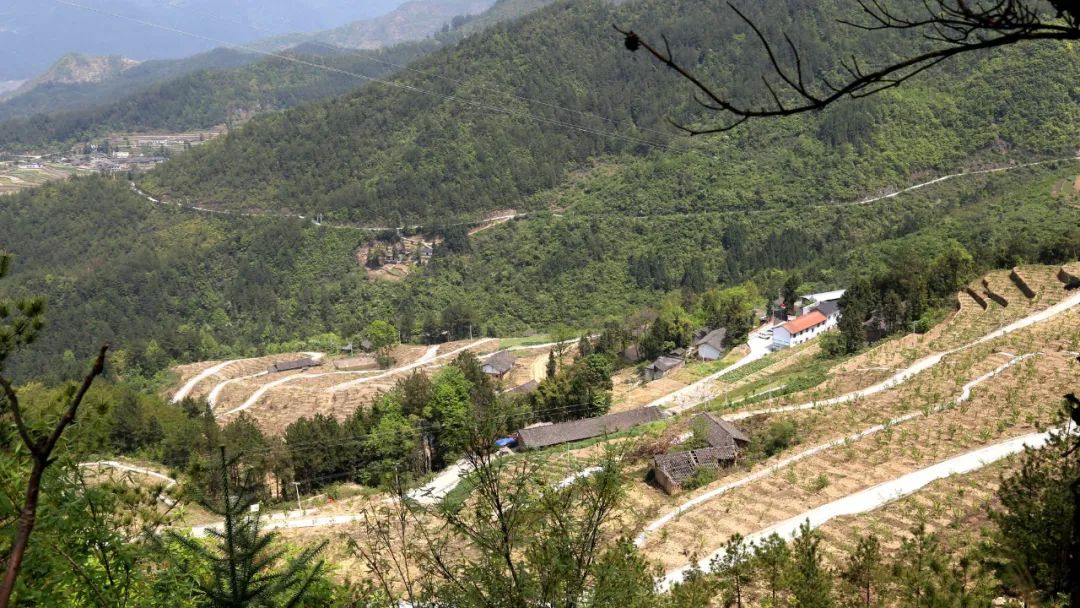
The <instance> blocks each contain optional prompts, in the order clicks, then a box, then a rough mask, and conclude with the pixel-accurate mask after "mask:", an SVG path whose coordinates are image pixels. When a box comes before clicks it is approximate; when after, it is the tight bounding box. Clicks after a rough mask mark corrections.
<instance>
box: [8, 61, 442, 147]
mask: <svg viewBox="0 0 1080 608" xmlns="http://www.w3.org/2000/svg"><path fill="white" fill-rule="evenodd" d="M439 46H440V43H439V42H437V41H433V40H432V41H424V42H416V43H405V44H401V45H398V46H395V47H392V48H390V49H386V50H373V51H347V50H343V49H332V48H325V47H299V48H298V49H296V50H295V51H289V52H287V53H284V54H282V55H280V56H274V57H266V58H263V59H260V60H258V61H255V62H253V63H252V62H250V57H251V56H250V55H246V54H245V55H239V56H240V57H244V58H245V59H244V61H243V64H244V65H241V66H240V67H235V68H230V69H201V70H198V71H194V72H192V73H189V74H186V75H182V76H179V77H175V78H168V79H160V80H159V81H157V82H156V83H153V84H149V85H148V86H143V87H141V89H138V90H137V91H135V92H133V93H131V94H128V95H124V96H122V97H119V98H118V99H116V97H117V96H116V95H115V93H116V92H119V91H120V89H114V90H113V91H112V92H107V91H98V92H99V93H101V94H102V95H103V96H108V97H112V98H113V99H111V100H110V101H107V102H106V103H104V104H102V105H95V106H91V107H89V108H87V109H80V110H70V111H61V112H52V113H47V114H35V115H33V116H30V117H28V118H20V119H15V120H10V121H7V122H3V123H0V148H4V149H7V150H14V151H18V150H25V149H27V148H44V147H49V146H53V147H55V146H57V145H60V144H71V143H73V142H76V141H86V140H88V139H91V138H94V137H98V136H101V135H104V134H106V133H109V132H114V131H119V132H138V131H161V130H165V131H185V130H190V129H200V128H208V127H212V126H214V125H219V124H222V123H225V122H228V121H231V120H235V119H243V118H246V117H248V116H250V115H253V114H258V113H261V112H268V111H273V110H278V109H282V108H288V107H291V106H295V105H297V104H301V103H304V102H306V101H312V100H317V99H324V98H326V97H331V96H334V95H341V94H344V93H347V92H349V91H352V90H354V89H356V88H358V87H361V86H363V85H364V84H366V83H367V82H369V79H371V78H381V77H383V76H385V75H387V74H389V73H392V72H394V71H396V70H398V69H400V68H399V66H403V65H405V64H407V63H410V62H411V61H413V60H415V59H416V58H417V57H421V56H423V55H425V54H427V53H428V52H430V51H431V50H432V49H435V48H438V47H439ZM225 52H226V53H229V54H231V55H238V54H236V53H235V52H233V51H225ZM256 57H257V56H256ZM155 80H158V79H155ZM36 92H37V89H35V91H34V92H32V93H29V94H27V95H25V96H21V97H17V98H15V99H13V100H12V102H11V103H15V102H22V100H23V99H24V98H26V103H31V102H32V100H31V99H30V98H31V97H33V98H37V97H38V96H37V95H35V93H36ZM41 95H42V96H46V97H48V96H49V88H48V87H46V88H45V90H43V91H41ZM72 101H75V100H72ZM76 103H79V102H76ZM80 105H81V103H80Z"/></svg>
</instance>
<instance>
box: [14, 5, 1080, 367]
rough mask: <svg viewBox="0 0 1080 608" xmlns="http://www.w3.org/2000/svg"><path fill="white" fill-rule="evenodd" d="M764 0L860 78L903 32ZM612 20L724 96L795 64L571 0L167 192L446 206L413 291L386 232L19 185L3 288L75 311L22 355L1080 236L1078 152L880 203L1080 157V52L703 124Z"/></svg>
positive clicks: (334, 324)
mask: <svg viewBox="0 0 1080 608" xmlns="http://www.w3.org/2000/svg"><path fill="white" fill-rule="evenodd" d="M752 6H753V8H752V9H751V8H749V7H748V8H747V10H748V11H749V12H750V16H751V17H752V18H755V19H758V20H759V21H761V22H763V23H766V22H767V23H770V30H769V33H770V34H772V35H775V34H777V33H778V31H779V30H780V29H785V30H787V31H789V32H791V34H792V36H793V38H794V41H795V43H796V44H798V45H800V46H801V47H802V48H805V49H807V51H806V52H807V54H806V56H805V57H804V59H805V60H806V61H807V62H808V63H807V65H808V69H813V70H815V71H818V70H820V73H823V74H826V75H830V76H834V78H833V79H838V77H837V76H838V75H836V74H834V71H835V69H836V65H835V63H834V61H835V60H836V59H837V58H838V57H845V56H850V55H851V54H859V55H860V56H864V57H866V61H867V63H872V62H874V61H879V60H881V59H883V58H888V57H890V56H891V53H892V49H894V48H896V47H895V46H892V44H891V43H889V41H886V42H885V43H882V42H880V41H877V40H874V41H868V40H867V39H865V38H861V37H860V36H858V35H855V34H851V33H850V31H849V30H847V29H846V28H842V27H840V26H838V25H837V24H836V22H835V19H836V18H837V17H838V16H840V15H841V14H842V13H840V12H838V11H839V9H838V8H837V7H836V6H834V5H833V4H831V3H809V2H805V1H804V0H770V2H768V3H763V4H762V5H760V6H758V5H752ZM844 6H850V4H848V3H844ZM612 23H618V24H622V25H626V26H629V27H635V28H643V27H645V26H648V27H649V28H650V29H652V30H655V31H658V32H665V33H667V34H668V36H669V37H670V39H671V41H672V49H673V50H674V52H675V53H677V54H679V56H680V57H685V58H687V59H688V60H689V61H692V62H693V63H694V64H695V65H699V66H701V69H702V73H703V75H704V76H705V77H707V78H709V79H711V80H713V81H715V82H717V83H718V86H723V87H731V90H733V91H735V92H737V93H738V95H740V96H745V97H752V96H755V95H761V94H767V92H766V91H764V90H763V88H762V86H761V84H760V80H759V79H758V74H759V73H760V72H761V70H763V69H764V67H765V64H766V61H767V59H765V58H764V57H763V56H762V54H761V53H758V52H751V49H750V48H749V47H748V46H747V44H746V43H745V39H746V37H745V34H746V32H745V28H744V26H741V25H740V24H738V23H737V22H736V21H735V20H733V19H730V15H729V14H728V13H727V12H725V10H723V9H717V7H716V5H715V3H712V2H705V1H704V0H700V1H699V0H678V1H674V2H673V1H671V0H637V1H634V2H626V3H622V4H611V3H607V2H601V1H589V0H585V1H575V2H558V3H556V4H554V5H552V6H549V7H547V8H546V9H543V10H541V11H539V12H537V13H535V14H533V15H530V16H526V17H524V18H522V19H519V20H516V21H515V22H514V23H512V24H503V25H498V26H495V27H490V28H487V29H485V30H483V31H482V32H480V33H477V34H475V35H471V36H468V37H466V38H465V39H464V41H463V42H461V43H460V44H458V45H456V46H454V47H443V48H441V49H440V50H438V51H436V52H435V53H433V54H431V55H429V56H427V57H426V58H424V59H423V60H421V61H419V62H416V63H413V64H411V65H410V66H409V68H410V69H409V70H406V71H403V72H399V73H398V74H397V75H396V76H394V77H393V81H394V83H396V84H394V85H385V84H374V85H372V86H367V87H364V88H362V89H360V90H359V91H357V92H355V93H353V94H351V95H348V96H345V97H339V98H336V99H332V100H326V101H321V102H317V103H309V104H305V105H303V106H301V107H299V108H295V109H292V110H289V111H286V112H281V113H276V114H272V115H267V116H263V117H259V118H257V119H255V120H252V121H251V122H250V123H248V124H247V125H246V126H244V127H242V128H239V129H237V130H234V131H233V132H232V133H231V134H230V135H229V136H228V137H224V138H219V139H217V140H215V141H213V142H210V143H207V144H205V145H203V146H199V147H198V148H196V149H195V150H193V151H192V152H190V153H185V154H181V155H179V156H178V157H176V158H174V159H173V160H170V161H169V162H167V163H166V164H165V165H163V166H162V167H161V168H160V169H159V170H157V171H155V172H153V173H151V174H150V175H149V176H147V178H146V179H145V181H144V183H143V186H145V187H147V188H151V189H152V190H153V191H155V192H159V193H164V195H165V197H166V198H173V199H177V200H182V199H184V198H188V200H193V201H199V202H200V203H202V204H205V205H217V206H220V207H223V208H228V209H233V210H238V211H241V210H242V211H244V212H245V213H247V212H250V211H252V210H260V209H261V210H266V211H268V212H272V213H276V212H280V211H285V210H290V211H292V212H294V213H302V214H304V215H306V216H308V217H311V214H312V213H314V212H317V213H323V214H324V215H325V216H326V219H327V220H329V222H328V223H340V222H345V221H347V220H353V221H358V222H364V221H373V220H378V221H383V222H391V223H396V222H400V221H403V220H406V219H410V218H419V219H420V220H421V221H423V222H425V223H428V222H430V223H431V226H430V227H429V229H430V230H431V231H432V232H433V233H436V234H442V235H443V236H448V237H453V238H446V240H445V241H444V243H446V244H445V245H443V246H441V247H439V248H437V251H436V253H435V255H434V257H433V259H432V262H431V263H430V264H428V265H426V266H424V267H423V268H419V269H417V270H415V271H414V272H412V273H410V275H409V276H408V277H407V278H405V279H404V280H402V281H400V282H379V281H368V280H365V276H366V273H365V272H364V271H363V269H362V268H361V267H360V266H359V264H358V262H357V259H356V253H357V251H358V250H359V248H361V247H363V246H364V245H365V244H366V243H368V242H369V240H370V239H371V238H372V236H371V234H370V232H367V231H363V230H357V229H352V228H342V227H331V226H329V225H323V226H315V225H313V224H312V223H311V222H303V221H301V220H298V219H282V218H280V217H273V216H268V217H252V216H250V215H242V216H240V215H224V214H209V213H206V214H198V213H196V212H188V211H181V210H178V209H175V208H172V207H159V206H153V205H151V204H150V203H148V202H147V201H146V200H145V199H142V198H140V197H138V196H136V195H134V194H133V193H132V192H131V190H130V188H129V187H128V184H127V183H126V181H125V180H123V179H122V178H120V177H117V178H104V177H92V178H83V179H75V180H71V181H69V182H65V183H57V184H51V185H46V186H44V187H40V188H35V189H31V190H28V191H25V192H23V193H19V194H15V195H13V196H11V197H8V198H5V199H4V204H3V205H0V226H4V227H5V230H4V232H3V236H4V239H5V241H4V245H5V246H6V247H7V248H9V249H10V250H11V251H12V252H13V253H15V254H16V256H17V258H16V261H15V265H14V267H13V268H14V271H13V273H14V274H13V276H12V277H11V280H10V281H7V282H5V283H4V284H2V285H0V290H3V291H4V292H6V293H20V294H21V293H43V294H45V295H46V296H47V297H48V302H49V312H48V315H49V316H48V323H49V325H48V330H47V331H46V333H45V335H43V337H42V340H41V342H40V343H39V344H38V345H37V347H36V348H35V350H34V353H33V354H32V356H31V355H27V356H25V357H24V358H21V359H19V361H18V362H17V363H15V364H14V365H15V366H16V368H15V369H17V370H18V371H19V373H20V374H23V375H24V376H23V377H27V376H32V375H45V374H48V373H49V372H50V370H52V369H53V367H52V366H51V365H50V362H55V361H56V360H59V359H60V358H61V357H63V355H64V351H65V350H67V349H72V350H73V351H74V353H73V354H74V355H75V356H77V357H85V356H87V355H88V354H89V352H90V349H91V348H92V347H93V346H94V345H95V344H96V343H97V342H98V341H101V340H109V341H111V342H112V343H113V344H114V345H115V347H116V348H117V349H118V350H122V351H123V353H124V355H123V357H122V358H121V361H122V362H123V363H124V364H125V365H129V366H143V365H146V366H147V367H145V368H143V369H148V370H149V371H150V372H153V371H156V370H157V369H161V367H160V365H161V360H162V359H168V358H172V359H175V360H180V361H189V360H195V359H200V360H208V359H214V358H222V357H226V356H229V355H234V354H244V353H249V352H257V351H259V350H260V349H265V348H267V347H268V344H269V343H271V342H280V341H283V340H287V339H290V338H298V337H305V336H313V335H317V334H319V333H322V332H326V331H335V332H338V333H340V334H341V335H351V334H352V333H354V332H355V331H356V330H357V329H358V328H360V327H363V326H364V324H366V323H367V322H368V321H370V320H373V319H375V318H384V319H390V320H392V321H394V322H395V323H396V324H397V325H399V327H412V328H413V329H414V330H415V331H416V333H417V334H418V333H419V331H420V328H425V329H427V330H428V331H429V333H431V334H432V335H438V333H439V332H440V331H443V330H446V331H451V330H453V328H455V327H461V326H462V323H461V321H462V320H463V319H464V320H465V324H464V325H465V326H468V325H470V324H471V325H472V326H473V328H476V329H479V330H480V333H482V334H484V335H487V334H495V335H505V334H521V333H526V332H528V331H529V330H545V329H550V328H551V327H553V326H556V325H559V324H567V325H571V326H576V327H581V328H584V327H586V326H588V325H590V324H595V323H598V322H600V321H602V320H603V319H604V318H605V317H608V316H612V315H619V316H625V314H626V313H627V311H630V310H633V309H634V308H635V307H639V306H649V305H655V304H656V303H657V302H658V301H659V300H660V299H661V298H662V297H663V296H664V295H665V294H667V293H669V292H673V291H678V292H681V294H682V297H684V298H696V297H698V295H696V294H698V293H699V292H700V291H701V289H702V288H708V287H711V286H715V285H725V286H727V285H735V284H738V283H740V282H742V281H753V282H755V284H757V286H758V288H759V290H760V291H761V292H762V293H775V292H776V291H777V289H778V288H779V284H782V282H783V280H784V278H785V277H786V276H788V274H789V273H798V274H799V275H801V277H802V279H803V280H805V281H806V282H811V283H820V284H822V285H823V286H832V285H843V284H847V283H848V282H849V281H850V280H851V278H853V277H859V276H878V275H887V274H890V273H897V272H899V273H901V274H903V273H905V272H906V270H907V269H908V268H913V267H916V265H920V264H921V265H925V264H926V263H927V260H930V259H933V257H934V256H935V255H937V253H939V252H940V251H941V250H942V249H943V248H944V247H947V246H950V245H951V244H952V243H953V241H955V242H956V243H959V244H960V245H962V246H963V247H964V248H965V249H966V250H967V251H968V252H969V253H970V254H971V256H972V259H973V261H974V265H975V266H976V267H978V268H989V267H1004V268H1007V267H1010V266H1011V265H1014V264H1017V263H1019V262H1020V261H1027V262H1034V261H1041V262H1046V263H1052V262H1059V261H1063V260H1064V259H1068V258H1070V257H1072V258H1075V257H1076V256H1077V255H1078V254H1080V251H1078V244H1080V228H1078V227H1080V207H1078V206H1077V202H1078V201H1080V193H1078V192H1076V186H1075V185H1074V184H1075V180H1076V177H1077V174H1078V173H1080V167H1078V166H1077V163H1076V162H1074V161H1072V160H1066V161H1061V162H1057V163H1046V164H1043V165H1038V166H1033V167H1030V168H1021V169H1015V170H1013V171H1008V172H1002V173H994V174H984V175H973V176H970V177H963V178H957V179H955V180H950V181H944V182H941V183H939V184H936V185H934V186H930V187H927V188H923V189H919V190H915V191H913V192H910V193H907V194H904V195H901V196H897V197H896V198H888V199H881V200H880V201H878V202H877V203H874V204H853V203H857V202H859V201H861V200H863V199H865V198H867V197H870V196H872V195H874V194H883V193H885V192H887V191H889V190H890V189H896V188H899V187H903V186H908V185H911V184H915V183H919V182H924V181H929V180H930V179H932V178H935V177H938V176H941V175H945V174H950V173H955V172H957V171H959V170H962V169H965V168H969V169H979V168H989V167H1001V166H1007V165H1009V164H1010V163H1019V162H1022V161H1026V160H1035V159H1047V158H1052V157H1070V158H1071V157H1072V156H1074V155H1075V149H1076V145H1077V141H1080V107H1078V106H1077V104H1076V103H1075V98H1074V92H1075V83H1076V82H1080V60H1077V59H1076V58H1074V57H1072V56H1071V55H1068V54H1063V53H1062V52H1061V47H1057V46H1052V45H1032V46H1028V47H1024V48H1018V49H1009V50H1008V51H1002V52H997V53H991V54H988V55H984V56H981V57H978V58H971V59H970V60H968V61H964V62H957V63H953V64H950V65H948V66H946V67H945V68H944V69H939V70H935V71H934V72H932V73H931V74H929V75H927V76H925V77H923V78H918V79H915V80H913V81H911V82H909V83H907V84H906V85H905V86H904V87H901V88H899V89H896V90H893V91H889V92H887V93H885V94H884V95H882V96H880V97H876V98H872V99H867V100H861V101H858V102H851V103H844V104H840V105H837V106H836V107H833V108H831V109H829V110H828V111H826V112H822V113H819V114H815V115H804V116H799V117H794V118H791V119H787V120H780V121H772V122H769V121H763V122H758V123H752V124H747V125H744V126H743V127H741V128H740V129H738V130H736V131H733V132H731V133H729V134H726V135H723V136H719V137H712V138H698V139H693V140H691V139H688V138H684V137H680V136H679V135H678V134H677V133H675V132H674V131H673V130H672V129H671V127H670V126H669V125H668V124H667V123H666V120H667V118H668V117H674V118H677V119H680V120H691V121H692V120H696V119H698V118H700V117H699V115H697V114H696V112H697V111H698V106H697V105H696V104H695V103H694V102H693V101H692V100H691V99H690V96H689V91H688V90H687V89H686V88H685V87H684V86H683V85H682V84H681V83H680V82H679V81H678V80H676V79H674V78H673V77H672V75H671V74H670V73H668V72H667V71H666V70H664V69H660V68H658V67H656V66H655V65H654V64H652V63H651V62H648V61H645V60H644V58H642V57H639V56H635V55H631V54H629V53H628V52H626V51H625V49H624V48H623V46H622V41H621V40H620V39H619V37H618V36H617V35H615V34H614V33H612V32H611V24H612ZM255 65H261V62H260V64H255ZM313 72H321V70H316V71H313ZM305 73H307V72H305ZM478 104H479V105H478ZM148 107H150V106H148ZM506 208H515V209H518V210H529V211H532V212H533V213H532V214H531V215H529V216H527V217H525V218H523V219H517V220H513V221H508V222H506V223H504V224H500V225H498V226H495V227H492V228H490V229H488V230H485V231H483V232H480V233H478V234H475V235H474V236H472V237H468V238H466V237H465V235H464V234H463V233H464V228H463V227H460V226H441V224H445V223H446V222H448V221H450V220H451V218H453V219H461V220H468V219H472V218H476V217H478V216H479V215H481V214H483V213H484V212H486V211H489V210H493V209H506ZM549 211H554V213H552V212H549ZM451 223H453V222H451ZM433 236H434V235H433ZM921 276H926V275H925V274H922V275H921ZM909 287H911V289H913V290H915V291H918V288H919V285H910V286H909ZM151 340H153V343H151V342H150V341H151ZM162 353H164V355H163V354H162ZM150 361H157V362H158V363H156V364H154V363H151V362H150ZM155 365H156V366H157V367H155Z"/></svg>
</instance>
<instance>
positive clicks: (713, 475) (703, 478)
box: [682, 467, 720, 491]
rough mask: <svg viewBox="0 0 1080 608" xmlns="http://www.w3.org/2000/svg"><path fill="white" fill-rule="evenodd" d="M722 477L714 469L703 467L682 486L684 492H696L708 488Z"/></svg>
mask: <svg viewBox="0 0 1080 608" xmlns="http://www.w3.org/2000/svg"><path fill="white" fill-rule="evenodd" d="M719 477H720V474H719V473H718V472H717V470H716V469H715V468H713V467H703V468H700V469H698V470H696V471H694V474H693V475H691V476H690V478H689V479H687V480H686V481H685V482H683V484H682V489H684V490H687V491H689V490H696V489H698V488H700V487H702V486H707V485H709V484H710V483H712V482H714V481H716V480H717V479H718V478H719Z"/></svg>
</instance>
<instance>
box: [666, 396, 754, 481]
mask: <svg viewBox="0 0 1080 608" xmlns="http://www.w3.org/2000/svg"><path fill="white" fill-rule="evenodd" d="M690 424H691V426H694V427H695V428H702V429H703V430H704V432H705V440H706V442H707V443H708V444H709V447H707V448H699V449H696V450H685V451H681V452H671V453H668V454H660V455H659V456H655V457H654V458H653V463H652V467H653V475H654V476H655V477H656V482H657V483H658V484H660V486H661V487H662V488H664V491H665V492H667V493H668V494H674V493H675V492H677V491H678V490H679V488H681V487H682V485H683V484H684V483H686V480H688V479H690V477H692V476H693V475H694V473H696V472H697V471H698V470H700V469H713V470H716V469H719V468H722V467H728V466H731V465H734V464H735V463H736V462H737V461H738V458H739V455H740V454H742V453H743V451H744V450H746V447H747V446H748V445H750V437H748V436H747V435H746V433H744V432H743V431H742V429H740V428H738V427H737V426H735V425H733V424H731V423H730V422H728V421H726V420H723V419H721V418H720V417H719V416H717V415H715V414H712V413H704V414H698V415H697V416H696V417H695V418H694V420H693V421H692V422H691V423H690Z"/></svg>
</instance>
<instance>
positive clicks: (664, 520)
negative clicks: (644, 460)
mask: <svg viewBox="0 0 1080 608" xmlns="http://www.w3.org/2000/svg"><path fill="white" fill-rule="evenodd" d="M1038 355H1039V353H1028V354H1024V355H1020V356H1018V357H1013V358H1012V359H1010V360H1009V361H1008V362H1007V363H1005V364H1004V365H1001V366H998V367H997V368H996V369H994V370H993V371H990V372H988V373H986V374H983V375H982V376H979V377H978V378H975V379H974V380H972V381H970V382H968V383H967V384H965V385H964V386H963V387H962V388H961V390H960V394H959V395H957V396H956V398H955V399H953V400H951V401H948V402H946V403H943V404H941V405H938V406H936V407H933V408H928V409H927V410H925V411H923V410H920V411H916V412H910V413H908V414H904V415H903V416H899V417H897V418H893V419H892V420H889V421H888V422H885V423H883V424H876V425H874V426H872V427H870V428H867V429H864V430H862V431H859V432H858V433H853V434H851V435H847V436H845V437H841V438H839V439H834V440H832V441H829V442H827V443H823V444H820V445H817V446H814V447H812V448H809V449H806V450H803V451H801V452H798V453H796V454H792V455H791V456H788V457H786V458H783V459H781V460H778V461H777V462H774V463H772V464H770V465H769V466H766V467H764V468H762V469H759V470H757V471H754V472H753V473H751V474H749V475H747V476H745V477H742V478H740V479H738V480H736V481H733V482H731V483H728V484H724V485H722V486H719V487H716V488H713V489H712V490H709V491H708V492H705V493H704V494H700V495H698V496H695V497H694V498H691V499H690V500H688V501H686V502H684V503H682V504H680V505H679V506H677V507H675V508H674V509H672V510H671V511H668V512H667V513H666V514H664V515H663V516H661V517H659V518H657V519H655V520H653V521H652V522H650V523H649V524H648V525H647V526H645V529H644V530H642V531H641V534H638V535H637V537H636V538H634V544H635V545H637V546H638V547H641V546H644V545H645V542H646V541H647V540H648V537H649V535H650V534H652V533H654V532H656V531H657V530H659V529H660V528H662V527H664V526H666V525H667V524H669V523H671V522H672V521H673V520H675V518H677V517H678V516H680V515H682V514H683V513H686V512H687V511H690V510H693V509H695V508H697V507H699V506H701V505H703V504H705V503H706V502H709V501H710V500H712V499H714V498H717V497H718V496H722V495H724V494H727V493H728V492H730V491H732V490H734V489H736V488H741V487H742V486H745V485H747V484H749V483H751V482H754V481H757V480H759V479H762V478H764V477H768V476H769V475H772V474H773V473H776V472H778V471H782V470H784V469H786V468H787V467H789V466H791V465H793V464H795V463H796V462H799V461H801V460H805V459H807V458H809V457H811V456H814V455H816V454H820V453H821V452H824V451H826V450H831V449H832V448H836V447H840V446H844V445H849V444H851V442H853V441H858V440H860V439H864V438H866V437H869V436H871V435H874V434H876V433H880V432H881V431H884V430H885V429H887V428H892V427H894V426H896V425H898V424H902V423H904V422H908V421H909V420H914V419H916V418H921V417H923V416H925V415H928V414H933V413H936V412H940V411H942V410H945V409H949V408H952V407H955V406H956V405H958V404H960V403H963V402H965V401H967V400H968V399H970V398H971V391H972V389H974V388H975V387H976V386H978V385H980V384H982V383H983V382H986V381H987V380H990V379H992V378H994V377H996V376H997V375H998V374H1001V373H1002V372H1004V371H1005V370H1007V369H1009V368H1010V367H1013V366H1014V365H1017V364H1019V363H1021V362H1023V361H1026V360H1027V359H1030V358H1032V357H1036V356H1038Z"/></svg>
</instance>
